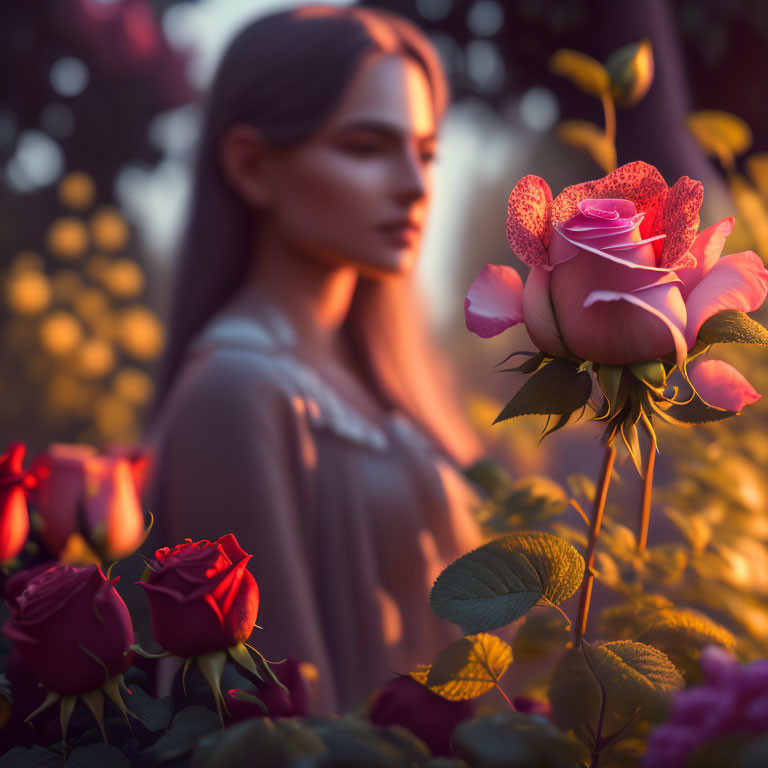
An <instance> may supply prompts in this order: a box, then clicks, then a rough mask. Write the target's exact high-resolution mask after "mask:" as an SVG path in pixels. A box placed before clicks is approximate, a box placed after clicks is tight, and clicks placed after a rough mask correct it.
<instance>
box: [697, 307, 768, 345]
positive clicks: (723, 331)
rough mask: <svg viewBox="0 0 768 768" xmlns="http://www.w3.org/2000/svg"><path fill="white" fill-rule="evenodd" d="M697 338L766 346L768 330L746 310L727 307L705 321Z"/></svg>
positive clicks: (710, 341)
mask: <svg viewBox="0 0 768 768" xmlns="http://www.w3.org/2000/svg"><path fill="white" fill-rule="evenodd" d="M697 338H698V339H699V341H703V342H704V343H705V344H717V343H726V344H727V343H735V344H762V345H763V346H766V345H768V330H766V329H765V328H764V327H763V326H762V325H760V323H758V322H756V321H755V320H753V319H752V318H751V317H750V316H749V315H748V314H747V313H746V312H739V311H738V310H737V309H725V310H723V311H722V312H718V313H717V314H715V315H712V317H710V318H709V319H708V320H706V321H705V322H704V324H703V325H702V326H701V328H700V329H699V335H698V336H697Z"/></svg>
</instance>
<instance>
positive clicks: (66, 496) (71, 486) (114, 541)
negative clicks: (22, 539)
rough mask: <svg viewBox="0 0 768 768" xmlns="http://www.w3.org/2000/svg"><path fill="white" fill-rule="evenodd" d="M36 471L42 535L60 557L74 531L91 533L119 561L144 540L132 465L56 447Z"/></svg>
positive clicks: (100, 549) (87, 450)
mask: <svg viewBox="0 0 768 768" xmlns="http://www.w3.org/2000/svg"><path fill="white" fill-rule="evenodd" d="M31 472H33V473H34V476H35V478H36V480H37V505H38V511H39V513H40V519H41V522H42V528H41V532H40V533H41V535H42V538H43V541H44V542H45V545H46V547H47V548H48V550H49V551H50V552H51V554H53V555H56V556H58V555H59V554H60V553H61V552H62V551H63V550H64V548H65V547H66V545H67V541H68V540H69V537H70V536H71V535H72V534H73V533H80V532H81V531H82V532H84V533H86V536H87V539H88V543H89V544H90V545H91V546H93V548H94V549H95V550H96V552H97V553H98V554H99V555H100V556H102V557H103V559H104V560H119V559H120V558H123V557H127V556H128V555H130V554H132V553H133V552H135V551H136V549H137V548H138V547H139V545H140V544H141V542H142V541H143V540H144V514H143V512H142V510H141V506H140V504H139V498H138V493H137V490H136V483H135V479H134V474H133V467H132V465H131V462H130V461H129V460H128V459H125V458H115V457H112V456H104V455H99V454H97V453H96V451H95V449H94V448H92V447H90V446H86V445H52V446H50V448H48V450H47V451H46V452H45V453H43V454H40V455H38V456H37V457H36V458H35V461H34V462H33V465H32V467H31Z"/></svg>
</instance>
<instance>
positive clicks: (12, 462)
mask: <svg viewBox="0 0 768 768" xmlns="http://www.w3.org/2000/svg"><path fill="white" fill-rule="evenodd" d="M25 451H26V446H25V445H24V443H11V444H10V445H9V446H8V450H7V451H6V452H5V453H4V454H3V455H2V456H0V563H4V562H6V561H8V560H12V559H13V558H14V557H16V555H18V554H19V552H21V549H22V547H23V546H24V544H25V543H26V541H27V536H28V535H29V512H28V511H27V496H26V489H25V487H24V478H25V473H24V470H23V468H22V462H23V461H24V453H25Z"/></svg>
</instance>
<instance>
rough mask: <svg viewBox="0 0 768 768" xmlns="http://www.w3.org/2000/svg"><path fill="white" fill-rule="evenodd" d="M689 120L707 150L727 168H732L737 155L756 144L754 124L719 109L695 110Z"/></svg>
mask: <svg viewBox="0 0 768 768" xmlns="http://www.w3.org/2000/svg"><path fill="white" fill-rule="evenodd" d="M686 123H687V124H688V130H689V131H690V132H691V133H692V134H693V137H694V138H695V139H696V141H697V142H698V143H699V146H700V147H701V148H702V149H703V150H704V152H706V153H707V154H708V155H712V156H713V157H717V158H718V159H719V160H720V162H721V163H722V165H723V166H724V167H725V168H732V167H733V158H734V157H735V156H736V155H740V154H742V153H743V152H746V151H747V150H748V149H749V148H750V147H751V146H752V131H751V129H750V127H749V126H748V125H747V124H746V123H745V122H744V121H743V120H742V119H741V118H740V117H736V115H732V114H730V113H729V112H723V111H722V110H719V109H704V110H701V111H700V112H692V113H691V114H690V115H688V117H687V118H686Z"/></svg>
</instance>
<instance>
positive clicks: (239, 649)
mask: <svg viewBox="0 0 768 768" xmlns="http://www.w3.org/2000/svg"><path fill="white" fill-rule="evenodd" d="M227 653H228V654H229V655H230V657H231V658H232V661H234V662H235V663H236V664H239V665H240V666H241V667H245V668H246V669H247V670H248V671H249V672H250V673H251V674H253V675H256V677H258V678H259V680H261V681H263V680H264V678H263V677H262V675H261V672H259V668H258V667H257V666H256V662H255V661H254V660H253V657H252V656H251V654H250V653H248V648H246V646H245V644H244V643H240V644H239V645H233V646H232V647H231V648H227Z"/></svg>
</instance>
